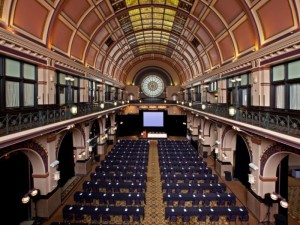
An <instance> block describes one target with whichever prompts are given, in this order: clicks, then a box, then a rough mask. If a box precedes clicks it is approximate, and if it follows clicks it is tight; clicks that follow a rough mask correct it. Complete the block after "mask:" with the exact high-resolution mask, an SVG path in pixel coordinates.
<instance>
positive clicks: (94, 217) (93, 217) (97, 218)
mask: <svg viewBox="0 0 300 225" xmlns="http://www.w3.org/2000/svg"><path fill="white" fill-rule="evenodd" d="M91 221H92V222H99V221H100V214H99V213H96V212H94V213H92V214H91Z"/></svg>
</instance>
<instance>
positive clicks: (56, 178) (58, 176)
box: [53, 171, 60, 181]
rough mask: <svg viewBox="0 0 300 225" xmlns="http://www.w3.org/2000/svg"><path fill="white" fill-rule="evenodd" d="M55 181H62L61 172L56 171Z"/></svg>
mask: <svg viewBox="0 0 300 225" xmlns="http://www.w3.org/2000/svg"><path fill="white" fill-rule="evenodd" d="M53 179H54V180H55V181H58V180H59V179H60V171H55V173H54V174H53Z"/></svg>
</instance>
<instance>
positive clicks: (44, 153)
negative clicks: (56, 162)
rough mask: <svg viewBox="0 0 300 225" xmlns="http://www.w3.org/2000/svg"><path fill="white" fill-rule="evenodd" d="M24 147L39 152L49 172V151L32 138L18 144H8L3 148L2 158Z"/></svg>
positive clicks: (0, 154) (0, 156) (0, 155)
mask: <svg viewBox="0 0 300 225" xmlns="http://www.w3.org/2000/svg"><path fill="white" fill-rule="evenodd" d="M23 149H31V150H32V151H34V152H35V153H37V154H38V155H39V156H40V157H41V159H42V161H43V164H44V169H45V172H46V173H47V172H48V153H47V151H46V150H45V149H44V148H43V147H42V146H41V145H40V144H38V143H36V142H34V141H32V140H30V141H24V142H21V143H17V144H14V145H11V146H8V147H6V148H4V149H1V152H0V158H2V157H4V156H5V155H6V154H9V153H11V152H14V151H22V150H23Z"/></svg>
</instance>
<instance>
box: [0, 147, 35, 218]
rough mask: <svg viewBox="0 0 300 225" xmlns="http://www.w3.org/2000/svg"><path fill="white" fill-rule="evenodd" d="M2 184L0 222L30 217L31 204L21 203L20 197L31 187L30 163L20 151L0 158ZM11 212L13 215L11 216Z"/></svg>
mask: <svg viewBox="0 0 300 225" xmlns="http://www.w3.org/2000/svg"><path fill="white" fill-rule="evenodd" d="M0 177H1V180H2V182H1V183H2V185H0V191H1V193H2V197H1V203H2V207H1V208H2V210H1V224H20V223H21V222H22V221H25V220H28V219H30V218H31V204H22V202H21V199H22V197H23V196H24V195H25V194H26V193H27V192H28V191H29V190H30V189H31V188H32V187H33V179H32V165H31V163H30V160H29V159H28V157H27V156H26V155H25V154H23V153H22V151H15V152H12V153H9V154H7V155H6V156H5V157H2V158H1V159H0ZM12 213H13V216H11V215H12Z"/></svg>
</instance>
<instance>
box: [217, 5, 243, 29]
mask: <svg viewBox="0 0 300 225" xmlns="http://www.w3.org/2000/svg"><path fill="white" fill-rule="evenodd" d="M214 7H215V8H216V9H217V10H218V11H219V12H220V13H221V15H222V16H223V18H224V19H225V21H226V22H227V24H230V23H231V22H232V21H233V20H234V19H235V18H236V17H238V16H239V15H240V14H241V13H243V9H242V7H241V3H240V2H239V1H236V0H226V1H224V0H218V1H217V2H216V3H215V5H214Z"/></svg>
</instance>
